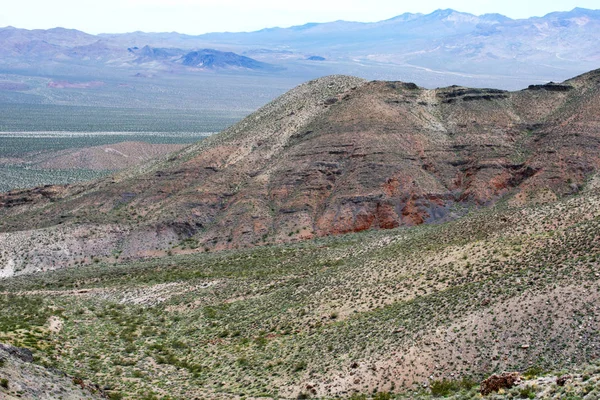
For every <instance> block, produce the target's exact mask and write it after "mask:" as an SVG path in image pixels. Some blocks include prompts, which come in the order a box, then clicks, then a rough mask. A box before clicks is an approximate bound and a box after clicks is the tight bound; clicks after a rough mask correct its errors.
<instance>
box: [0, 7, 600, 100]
mask: <svg viewBox="0 0 600 400" xmlns="http://www.w3.org/2000/svg"><path fill="white" fill-rule="evenodd" d="M599 37H600V11H598V10H588V9H583V8H575V9H573V10H572V11H568V12H555V13H551V14H548V15H545V16H543V17H532V18H528V19H517V20H514V19H510V18H508V17H506V16H503V15H500V14H485V15H480V16H476V15H473V14H468V13H463V12H458V11H455V10H451V9H447V10H437V11H435V12H433V13H431V14H426V15H424V14H410V13H407V14H402V15H399V16H397V17H394V18H391V19H388V20H385V21H380V22H375V23H361V22H347V21H335V22H330V23H309V24H305V25H301V26H294V27H290V28H268V29H263V30H260V31H256V32H245V33H209V34H204V35H198V36H190V35H185V34H180V33H176V32H171V33H145V32H133V33H125V34H100V35H90V34H87V33H84V32H80V31H77V30H70V29H63V28H55V29H49V30H24V29H17V28H13V27H7V28H0V74H1V73H3V72H4V73H8V72H10V73H17V74H22V73H25V75H31V74H36V75H38V76H43V77H54V76H60V77H61V78H60V79H61V80H64V79H65V78H64V77H65V76H75V77H77V78H79V79H86V80H89V81H93V80H99V81H103V80H104V76H105V75H107V74H110V75H111V76H114V75H115V74H117V75H120V76H123V77H131V76H144V77H152V78H153V79H158V78H157V76H160V74H169V75H168V76H169V77H170V78H169V79H172V77H173V76H174V75H173V74H187V73H194V74H200V73H202V72H203V71H204V72H205V73H206V72H212V73H215V72H217V73H219V72H226V73H227V74H228V75H229V76H230V75H231V73H235V74H238V75H239V74H241V75H245V74H248V73H250V74H257V73H259V74H262V75H263V76H268V77H275V78H276V79H281V78H285V79H287V81H285V83H282V84H281V86H282V88H283V89H288V88H291V87H292V86H294V85H295V84H297V83H299V82H301V81H304V80H306V79H311V78H316V77H319V76H323V75H329V74H340V73H341V74H349V75H356V76H361V77H363V78H367V79H382V80H390V79H391V80H403V81H414V82H416V83H418V84H420V85H422V86H425V87H442V86H446V85H449V84H455V83H456V84H461V85H469V86H478V87H488V86H496V87H500V88H503V89H519V88H523V87H524V86H525V85H526V84H529V83H532V82H535V83H544V82H548V81H561V80H564V79H567V78H568V77H570V76H573V75H577V74H579V73H583V72H585V71H588V70H592V69H596V68H598V67H599V66H600V46H599V44H600V43H599V42H600V40H599V39H598V38H599ZM217 75H218V74H217ZM91 77H93V79H91ZM257 79H258V78H257ZM5 81H6V82H5V83H6V84H9V85H10V87H11V88H13V87H15V86H14V85H15V84H20V83H23V81H14V80H10V79H6V80H5ZM281 82H283V80H281ZM288 82H289V83H288ZM271 84H272V82H269V85H270V86H272V85H271ZM269 85H267V84H266V83H265V84H263V85H262V86H265V87H266V86H269ZM0 92H1V90H0ZM13 92H14V90H13ZM1 94H2V93H0V95H1ZM11 96H12V97H11V98H16V96H17V95H15V94H13V95H11ZM242 97H248V98H249V97H251V96H250V94H248V96H245V95H244V96H242ZM0 101H1V99H0Z"/></svg>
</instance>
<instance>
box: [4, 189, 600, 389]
mask: <svg viewBox="0 0 600 400" xmlns="http://www.w3.org/2000/svg"><path fill="white" fill-rule="evenodd" d="M597 183H598V181H597V179H595V180H593V182H592V183H590V184H588V185H587V186H586V188H584V191H583V192H582V193H581V194H579V195H577V196H573V197H571V198H568V199H563V200H559V201H557V202H554V203H551V204H544V205H535V206H527V207H514V208H506V209H501V208H500V207H498V208H494V209H485V210H481V211H480V212H478V213H473V214H471V215H468V216H466V217H464V218H461V219H459V220H455V221H452V222H448V223H444V224H436V225H422V226H418V227H412V228H398V229H394V230H381V231H366V232H360V233H356V234H348V235H343V236H335V237H328V238H319V239H316V240H311V241H305V242H301V243H295V244H286V245H276V246H264V247H254V248H251V249H242V250H235V251H223V252H214V253H203V254H193V255H181V256H171V257H169V256H167V257H164V258H160V259H155V260H149V261H144V262H129V263H119V264H117V265H110V264H105V263H102V262H100V263H98V264H92V265H90V266H85V267H82V268H78V269H63V270H60V271H52V272H47V273H41V274H35V275H30V276H20V277H13V278H9V279H5V280H1V281H0V309H1V310H2V313H0V342H4V343H10V344H12V345H15V346H19V347H23V346H26V347H29V348H31V349H32V350H33V351H34V354H35V356H36V358H37V359H38V360H39V362H43V363H45V364H49V365H54V366H56V367H58V368H60V369H61V370H63V371H65V372H67V373H68V374H71V375H75V374H77V375H78V376H80V377H82V378H84V379H86V380H89V381H92V382H97V383H98V384H100V385H101V387H104V386H109V387H110V392H109V394H110V395H111V396H114V397H112V398H119V397H118V396H119V395H123V396H124V398H127V399H143V398H169V399H194V398H199V399H211V398H213V399H241V398H247V399H250V398H278V399H297V398H315V399H331V398H349V397H350V396H351V395H352V394H354V393H358V394H360V395H364V396H365V397H362V396H357V397H354V399H365V398H370V397H366V396H367V395H369V396H370V395H371V394H374V393H377V392H394V393H400V395H399V397H398V398H403V399H417V398H428V397H429V395H428V393H430V386H432V385H434V383H435V381H440V380H442V379H444V378H446V379H450V380H452V381H453V382H454V383H453V385H454V386H451V387H454V388H460V387H463V386H459V385H458V383H459V382H461V380H462V378H463V377H464V378H469V379H472V380H474V381H475V382H479V381H480V379H482V378H484V377H487V376H488V375H489V374H491V373H494V372H502V371H519V372H529V374H539V373H540V372H541V371H556V372H554V374H557V373H559V372H558V371H560V370H561V369H563V368H569V369H570V368H571V367H573V366H574V365H580V364H586V363H588V362H591V361H592V360H595V359H598V357H600V335H598V332H599V331H600V312H599V311H598V305H599V301H600V278H599V261H600V192H599V191H598V190H599V189H598V187H599V186H598V185H597ZM594 187H596V189H594ZM51 327H52V329H50V328H51ZM1 371H2V369H1V368H0V373H1ZM595 371H597V367H596V369H595ZM592 372H593V373H591V375H595V377H594V379H591V378H590V373H586V374H587V375H588V377H587V378H581V377H576V376H575V375H574V376H573V380H576V381H577V382H575V383H571V382H569V383H568V384H567V385H566V386H565V387H563V388H559V387H557V386H556V385H553V384H552V385H548V386H552V388H551V389H552V390H553V391H554V392H555V393H556V395H555V396H554V397H552V398H554V399H557V398H561V399H567V398H571V399H581V398H585V399H591V398H595V397H593V396H597V394H598V390H599V389H600V388H599V387H598V386H599V384H598V379H597V372H594V371H592ZM563 373H564V372H563ZM553 376H556V375H553ZM582 380H585V381H586V382H582ZM465 382H469V380H466V381H465ZM470 386H471V385H469V387H470ZM538 390H541V388H539V389H535V390H534V389H532V390H531V391H530V393H535V392H536V391H538ZM477 391H478V388H477V385H474V387H473V388H472V389H471V390H470V392H469V393H468V394H464V393H463V394H462V395H457V396H456V397H455V398H461V399H466V398H468V399H474V398H480V397H479V395H478V394H477ZM592 392H593V395H592V396H588V397H584V395H587V394H590V393H592ZM0 393H1V392H0ZM538 395H539V397H538V398H548V397H549V396H547V397H543V396H542V395H541V393H540V394H538ZM376 398H377V399H389V398H390V397H387V396H385V395H382V396H380V397H376ZM490 398H494V399H515V398H523V397H521V396H520V395H519V393H518V392H517V393H515V392H507V393H505V395H498V396H496V397H490ZM525 398H530V397H529V395H527V396H526V397H525Z"/></svg>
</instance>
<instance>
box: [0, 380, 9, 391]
mask: <svg viewBox="0 0 600 400" xmlns="http://www.w3.org/2000/svg"><path fill="white" fill-rule="evenodd" d="M0 386H2V387H3V388H4V389H8V379H6V378H2V379H0Z"/></svg>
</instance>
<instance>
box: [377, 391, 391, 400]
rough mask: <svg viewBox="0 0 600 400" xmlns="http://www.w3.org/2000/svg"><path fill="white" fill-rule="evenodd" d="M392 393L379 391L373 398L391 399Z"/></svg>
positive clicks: (378, 399) (379, 399)
mask: <svg viewBox="0 0 600 400" xmlns="http://www.w3.org/2000/svg"><path fill="white" fill-rule="evenodd" d="M391 399H392V395H391V394H390V393H385V392H379V393H377V394H376V395H375V396H373V400H391Z"/></svg>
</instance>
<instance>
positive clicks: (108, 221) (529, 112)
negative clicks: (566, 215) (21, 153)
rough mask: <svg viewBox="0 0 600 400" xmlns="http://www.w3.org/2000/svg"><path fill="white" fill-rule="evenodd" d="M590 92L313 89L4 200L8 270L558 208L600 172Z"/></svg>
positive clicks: (594, 95)
mask: <svg viewBox="0 0 600 400" xmlns="http://www.w3.org/2000/svg"><path fill="white" fill-rule="evenodd" d="M599 84H600V71H594V72H591V73H588V74H585V75H582V76H580V77H577V78H574V79H572V80H569V81H567V82H564V83H562V84H548V85H543V86H531V87H530V88H529V89H527V90H523V91H519V92H504V91H500V90H493V89H469V88H462V87H449V88H443V89H437V90H425V89H422V88H419V87H417V86H416V85H414V84H408V83H402V82H378V81H373V82H366V81H362V80H360V79H357V78H351V77H344V76H332V77H326V78H322V79H319V80H316V81H311V82H308V83H306V84H304V85H301V86H299V87H298V88H296V89H294V90H292V91H290V92H289V93H287V94H285V95H284V96H282V97H280V98H279V99H277V100H275V101H274V102H272V103H270V104H268V105H267V106H265V107H263V108H262V109H260V110H259V111H258V112H256V113H255V114H253V115H251V116H249V117H247V118H246V119H244V120H243V121H242V122H240V123H239V124H237V125H235V126H233V127H232V128H230V129H228V130H226V131H224V132H222V133H220V134H218V135H214V136H212V137H210V138H209V139H207V140H204V141H203V142H201V143H199V144H197V145H193V146H191V147H189V148H186V149H184V150H182V151H181V152H179V153H176V154H175V155H173V156H169V157H168V158H165V159H162V160H159V161H157V162H154V163H151V164H147V165H144V166H143V167H140V168H138V169H132V170H127V171H125V172H123V173H120V174H117V175H115V176H113V177H110V178H108V179H105V180H101V181H97V182H92V183H89V184H84V185H76V186H72V187H67V188H64V187H47V188H38V189H34V190H28V191H18V192H12V193H8V194H4V195H2V196H0V205H1V206H2V208H1V209H0V216H1V217H2V221H1V222H0V230H2V231H4V232H9V233H5V234H2V236H1V237H0V240H1V241H2V243H3V248H4V249H5V252H4V253H3V256H2V264H3V265H4V272H3V274H4V275H6V276H8V275H12V274H14V273H20V272H21V273H22V272H31V271H34V270H36V269H39V268H40V267H41V266H42V265H43V267H44V268H56V267H60V266H66V265H72V264H73V263H75V262H77V263H81V262H89V261H90V260H91V257H100V258H105V259H111V258H114V257H116V256H119V257H126V258H128V257H140V256H160V255H164V254H166V253H167V252H175V253H177V252H193V251H204V250H211V249H212V250H222V249H227V248H239V247H245V246H254V245H260V244H267V243H279V242H288V241H297V240H306V239H310V238H314V237H320V236H327V235H331V234H340V233H348V232H358V231H363V230H369V229H388V228H395V227H399V226H414V225H419V224H423V223H432V222H441V221H446V220H450V219H454V218H456V217H459V216H461V215H463V214H465V213H466V212H468V210H470V209H473V208H479V207H483V206H490V205H493V204H495V203H497V202H498V201H499V200H501V199H505V200H506V201H508V202H509V203H511V204H513V205H519V204H527V203H536V202H541V203H543V202H548V201H553V200H556V199H558V198H561V197H563V196H565V195H570V194H574V193H577V192H579V191H580V190H581V189H582V188H583V187H584V186H585V184H586V182H587V180H588V179H589V178H590V177H591V176H592V175H593V173H594V172H596V171H597V170H598V168H599V167H600V156H599V155H598V152H597V149H598V146H599V144H600V143H599V142H600V121H599V120H598V118H599V116H598V113H597V110H598V108H599V106H600V92H599V88H600V85H599ZM37 243H51V244H53V245H54V246H47V245H45V246H43V247H40V246H39V245H37Z"/></svg>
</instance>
